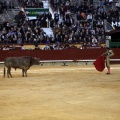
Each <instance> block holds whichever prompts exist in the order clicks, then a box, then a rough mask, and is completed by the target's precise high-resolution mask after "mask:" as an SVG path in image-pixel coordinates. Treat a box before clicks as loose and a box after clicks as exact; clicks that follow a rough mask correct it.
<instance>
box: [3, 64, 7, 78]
mask: <svg viewBox="0 0 120 120" xmlns="http://www.w3.org/2000/svg"><path fill="white" fill-rule="evenodd" d="M3 73H4V76H3V77H5V75H6V69H5V66H4V71H3Z"/></svg>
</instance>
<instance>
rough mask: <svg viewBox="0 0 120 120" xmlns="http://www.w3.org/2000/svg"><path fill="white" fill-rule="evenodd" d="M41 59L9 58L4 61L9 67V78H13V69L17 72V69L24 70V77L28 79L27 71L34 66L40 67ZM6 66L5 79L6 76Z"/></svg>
mask: <svg viewBox="0 0 120 120" xmlns="http://www.w3.org/2000/svg"><path fill="white" fill-rule="evenodd" d="M39 64H40V62H39V59H38V58H35V57H7V58H6V59H5V61H4V65H5V66H6V67H7V76H8V77H12V75H11V68H14V69H15V70H16V69H17V68H20V69H22V76H23V77H24V76H26V77H27V70H28V69H29V68H30V67H31V66H32V65H39ZM5 66H4V77H5V74H6V70H5Z"/></svg>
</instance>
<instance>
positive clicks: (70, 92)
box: [0, 65, 120, 120]
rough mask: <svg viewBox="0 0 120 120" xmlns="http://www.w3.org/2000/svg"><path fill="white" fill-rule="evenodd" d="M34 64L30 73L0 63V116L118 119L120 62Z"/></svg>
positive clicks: (11, 119) (6, 119) (4, 119)
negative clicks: (100, 66)
mask: <svg viewBox="0 0 120 120" xmlns="http://www.w3.org/2000/svg"><path fill="white" fill-rule="evenodd" d="M106 72H107V69H105V70H104V71H103V72H98V71H96V70H95V68H94V66H93V65H79V66H77V65H69V66H61V65H57V66H55V65H48V66H32V67H31V68H30V69H29V70H28V77H22V74H21V70H20V69H17V70H16V71H15V70H14V69H12V75H13V78H7V77H5V78H3V65H0V120H119V119H120V65H112V66H111V73H112V74H111V75H106Z"/></svg>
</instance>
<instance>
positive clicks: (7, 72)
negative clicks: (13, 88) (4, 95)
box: [7, 69, 9, 78]
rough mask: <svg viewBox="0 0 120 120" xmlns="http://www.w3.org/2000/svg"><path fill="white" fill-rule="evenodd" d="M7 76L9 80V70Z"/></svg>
mask: <svg viewBox="0 0 120 120" xmlns="http://www.w3.org/2000/svg"><path fill="white" fill-rule="evenodd" d="M7 76H8V78H9V70H8V69H7Z"/></svg>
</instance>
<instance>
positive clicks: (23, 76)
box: [22, 69, 24, 77]
mask: <svg viewBox="0 0 120 120" xmlns="http://www.w3.org/2000/svg"><path fill="white" fill-rule="evenodd" d="M22 77H24V69H22Z"/></svg>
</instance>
